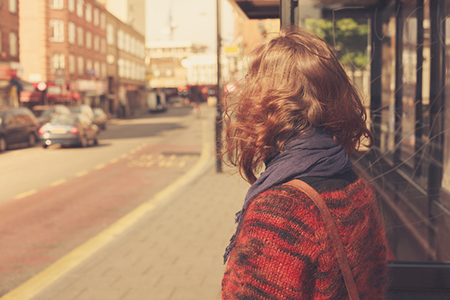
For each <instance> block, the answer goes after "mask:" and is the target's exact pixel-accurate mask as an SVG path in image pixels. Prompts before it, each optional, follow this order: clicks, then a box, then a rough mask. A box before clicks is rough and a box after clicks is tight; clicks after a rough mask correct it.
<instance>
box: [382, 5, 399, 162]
mask: <svg viewBox="0 0 450 300" xmlns="http://www.w3.org/2000/svg"><path fill="white" fill-rule="evenodd" d="M395 15H396V10H395V8H394V5H390V6H389V7H388V8H386V10H385V12H384V14H383V24H382V33H381V36H382V37H383V39H382V49H381V51H382V58H381V59H382V61H381V64H382V65H381V111H380V112H379V113H381V136H380V151H381V152H382V153H386V154H385V155H386V158H389V159H390V160H391V161H393V152H392V151H393V150H394V147H395V31H396V26H395Z"/></svg>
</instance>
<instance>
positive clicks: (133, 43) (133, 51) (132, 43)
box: [130, 37, 136, 55]
mask: <svg viewBox="0 0 450 300" xmlns="http://www.w3.org/2000/svg"><path fill="white" fill-rule="evenodd" d="M130 53H131V54H133V55H136V39H135V38H134V37H130Z"/></svg>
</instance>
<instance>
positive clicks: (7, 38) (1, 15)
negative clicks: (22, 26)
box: [0, 0, 22, 107]
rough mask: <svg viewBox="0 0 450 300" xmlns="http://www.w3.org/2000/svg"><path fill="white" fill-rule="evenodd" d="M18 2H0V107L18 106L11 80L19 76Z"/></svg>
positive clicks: (15, 89)
mask: <svg viewBox="0 0 450 300" xmlns="http://www.w3.org/2000/svg"><path fill="white" fill-rule="evenodd" d="M17 1H18V0H3V1H0V107H1V106H5V105H12V106H14V105H16V106H17V105H18V99H17V98H18V97H17V86H15V85H11V79H12V78H14V77H16V76H20V75H21V69H22V68H21V67H20V64H19V7H18V2H17Z"/></svg>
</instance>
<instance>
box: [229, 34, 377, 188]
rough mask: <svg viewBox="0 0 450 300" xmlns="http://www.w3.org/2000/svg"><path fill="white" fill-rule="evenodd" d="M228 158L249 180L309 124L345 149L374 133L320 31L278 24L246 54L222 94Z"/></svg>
mask: <svg viewBox="0 0 450 300" xmlns="http://www.w3.org/2000/svg"><path fill="white" fill-rule="evenodd" d="M221 105H223V106H224V111H225V114H224V122H225V142H226V143H225V145H226V146H225V148H224V151H223V155H225V154H227V157H228V159H229V162H230V163H231V164H232V165H234V166H237V167H238V168H239V172H240V173H241V175H242V176H243V177H244V178H245V179H246V180H247V181H248V182H250V183H253V182H255V180H256V175H255V174H256V173H257V171H258V169H259V167H260V166H261V165H262V163H264V162H267V161H269V160H270V159H272V158H273V157H275V156H276V155H277V154H279V153H280V152H282V151H283V149H284V146H285V144H286V142H287V141H288V140H289V139H291V138H292V137H293V136H295V135H298V134H301V133H302V132H304V131H306V130H308V129H309V128H310V127H311V126H316V127H322V128H324V129H325V130H327V131H329V132H330V133H331V134H332V135H333V137H334V139H335V141H336V142H337V143H338V144H340V145H342V146H343V147H344V149H345V150H346V151H347V153H348V154H352V153H355V152H356V153H360V151H359V147H360V141H361V138H362V137H365V138H367V141H368V142H367V146H368V147H371V146H372V145H373V135H372V134H371V132H370V131H369V130H368V129H367V126H366V119H367V116H366V111H365V108H364V106H363V105H362V103H361V99H360V97H359V95H358V93H357V91H356V90H355V88H354V87H353V85H352V84H351V82H350V80H349V78H348V77H347V75H346V73H345V71H344V70H343V68H342V66H341V65H340V64H339V62H338V60H337V59H336V56H335V54H334V52H333V51H332V50H331V49H330V47H329V46H328V45H327V44H326V43H325V42H324V41H323V40H322V39H320V38H319V37H318V36H316V35H315V34H313V33H311V32H308V31H306V30H304V29H300V28H298V27H285V28H282V30H281V31H280V33H279V34H278V35H277V36H276V37H274V38H272V39H269V40H267V41H266V42H264V43H263V44H262V45H260V46H258V47H257V48H256V49H254V50H253V51H252V53H251V54H250V56H249V65H248V72H247V75H246V76H245V79H243V80H242V82H240V83H238V84H237V85H236V89H235V90H234V91H232V92H230V93H229V94H228V95H226V96H225V97H224V98H223V99H222V103H221Z"/></svg>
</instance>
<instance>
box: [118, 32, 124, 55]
mask: <svg viewBox="0 0 450 300" xmlns="http://www.w3.org/2000/svg"><path fill="white" fill-rule="evenodd" d="M117 48H119V50H123V31H122V30H120V29H119V30H118V31H117Z"/></svg>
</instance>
